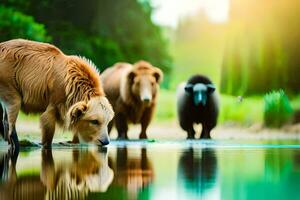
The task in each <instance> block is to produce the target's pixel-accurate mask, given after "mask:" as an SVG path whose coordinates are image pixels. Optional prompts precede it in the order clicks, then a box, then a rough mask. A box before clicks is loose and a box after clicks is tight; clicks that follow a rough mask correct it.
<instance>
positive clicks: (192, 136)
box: [186, 124, 196, 139]
mask: <svg viewBox="0 0 300 200" xmlns="http://www.w3.org/2000/svg"><path fill="white" fill-rule="evenodd" d="M186 131H187V134H188V135H187V139H195V133H196V132H195V130H194V127H193V124H191V125H190V126H189V128H187V129H186Z"/></svg>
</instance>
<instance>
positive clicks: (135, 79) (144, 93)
mask: <svg viewBox="0 0 300 200" xmlns="http://www.w3.org/2000/svg"><path fill="white" fill-rule="evenodd" d="M162 76H163V74H162V71H161V70H160V69H159V68H157V67H154V66H152V65H151V64H150V63H148V62H146V61H139V62H137V63H135V64H134V65H131V64H129V63H117V64H115V65H114V66H112V67H110V68H108V69H106V70H105V71H104V72H103V73H102V74H101V80H102V83H103V87H104V91H105V93H106V95H107V98H108V100H109V101H110V103H111V104H112V106H113V108H114V111H115V118H114V120H113V121H114V122H113V121H112V122H111V123H110V124H109V132H110V130H111V128H112V125H113V123H115V125H116V128H117V131H118V137H119V138H122V139H128V136H127V131H128V123H134V124H138V123H140V124H141V133H140V136H139V137H140V138H147V135H146V130H147V127H148V125H149V123H150V121H151V119H152V115H153V112H154V109H155V105H156V97H157V92H158V89H159V83H160V81H161V79H162Z"/></svg>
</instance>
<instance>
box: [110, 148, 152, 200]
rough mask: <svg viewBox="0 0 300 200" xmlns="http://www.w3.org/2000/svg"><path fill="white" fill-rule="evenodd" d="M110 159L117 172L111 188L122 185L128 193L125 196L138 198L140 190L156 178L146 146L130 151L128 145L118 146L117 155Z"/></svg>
mask: <svg viewBox="0 0 300 200" xmlns="http://www.w3.org/2000/svg"><path fill="white" fill-rule="evenodd" d="M110 159H111V160H112V168H113V170H114V173H115V178H114V181H113V183H112V184H111V188H118V187H122V188H123V189H125V191H126V193H127V194H126V195H125V197H123V198H125V199H138V196H139V194H140V192H142V191H143V190H145V189H147V187H148V186H149V184H151V182H152V181H153V180H154V170H153V167H152V164H151V162H150V160H149V159H148V157H147V150H146V148H141V149H135V150H134V151H128V149H127V148H126V147H125V148H118V149H117V150H116V155H115V157H113V156H111V157H110ZM143 198H144V199H145V198H146V196H143Z"/></svg>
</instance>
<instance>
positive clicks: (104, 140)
mask: <svg viewBox="0 0 300 200" xmlns="http://www.w3.org/2000/svg"><path fill="white" fill-rule="evenodd" d="M98 141H99V143H100V144H101V145H102V146H104V145H108V144H109V142H110V139H109V135H108V130H107V126H105V127H104V128H102V131H101V133H100V137H99V138H98Z"/></svg>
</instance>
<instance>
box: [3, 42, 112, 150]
mask: <svg viewBox="0 0 300 200" xmlns="http://www.w3.org/2000/svg"><path fill="white" fill-rule="evenodd" d="M0 100H1V101H2V102H3V103H4V105H5V107H6V110H7V115H8V123H9V132H8V133H9V135H11V134H12V131H13V130H14V127H15V123H16V120H17V116H18V113H19V111H20V109H22V110H23V111H24V112H25V113H42V115H41V117H40V125H41V129H42V144H43V145H46V146H49V145H51V143H52V139H53V135H54V132H55V124H56V123H58V124H59V125H62V126H64V127H65V128H67V129H70V130H72V131H73V133H74V135H76V136H77V135H78V136H79V139H80V140H81V141H84V142H90V141H93V140H96V139H97V138H99V139H100V140H101V142H102V143H103V144H108V142H109V137H108V133H107V124H108V123H109V121H110V120H111V119H112V117H113V110H112V108H111V105H110V104H109V102H108V100H107V98H106V97H105V96H104V92H103V89H102V86H101V81H100V76H99V74H98V71H97V70H96V68H95V66H94V65H93V64H92V62H90V61H89V60H87V59H85V58H81V57H78V56H67V55H65V54H63V53H62V52H61V51H60V50H59V49H58V48H56V47H55V46H53V45H50V44H47V43H40V42H34V41H28V40H23V39H16V40H10V41H7V42H3V43H0Z"/></svg>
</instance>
